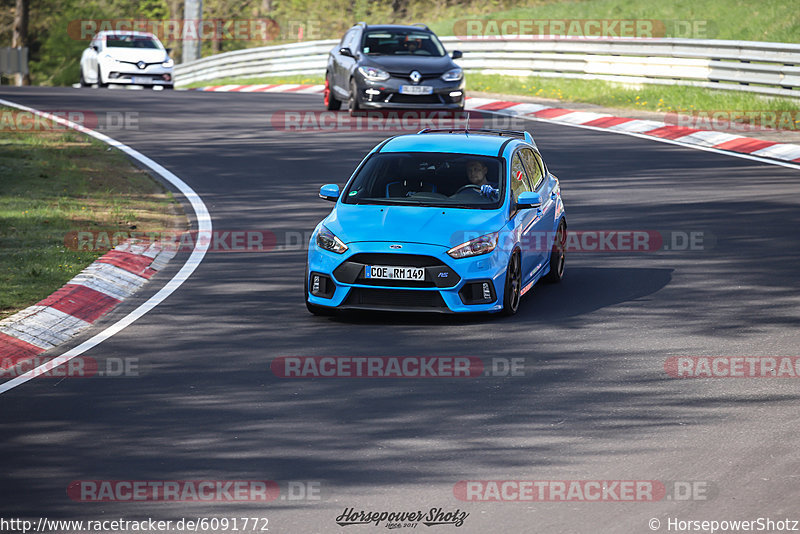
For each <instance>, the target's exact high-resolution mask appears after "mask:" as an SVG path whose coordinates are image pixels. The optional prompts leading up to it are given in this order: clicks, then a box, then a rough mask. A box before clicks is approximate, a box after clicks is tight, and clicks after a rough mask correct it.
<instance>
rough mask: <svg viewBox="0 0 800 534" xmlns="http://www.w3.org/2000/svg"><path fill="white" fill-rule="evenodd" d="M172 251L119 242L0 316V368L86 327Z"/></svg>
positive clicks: (139, 284) (145, 278)
mask: <svg viewBox="0 0 800 534" xmlns="http://www.w3.org/2000/svg"><path fill="white" fill-rule="evenodd" d="M174 256H175V251H174V250H171V249H168V248H161V247H160V246H157V245H155V244H150V245H141V244H137V243H135V242H128V243H123V244H121V245H119V246H117V247H116V248H114V250H111V251H109V252H108V253H107V254H105V255H104V256H102V257H100V258H98V259H97V260H96V261H95V262H94V263H92V264H91V265H89V266H88V267H87V268H86V269H84V270H83V271H81V272H80V273H79V274H78V275H77V276H75V277H74V278H73V279H72V280H70V281H69V282H67V283H66V285H64V287H62V288H61V289H59V290H58V291H56V292H55V293H53V294H52V295H50V296H49V297H47V298H46V299H44V300H42V301H40V302H38V303H36V304H35V305H33V306H30V307H28V308H25V309H24V310H22V311H20V312H17V313H16V314H14V315H12V316H11V317H8V318H6V319H3V320H2V321H0V370H7V369H11V368H13V367H14V366H16V365H18V364H19V363H20V362H23V361H26V360H30V359H32V358H34V357H35V356H37V355H39V354H41V353H42V352H45V351H47V350H50V349H52V348H53V347H56V346H58V345H60V344H62V343H64V342H65V341H68V340H69V339H71V338H72V337H74V336H76V335H77V334H79V333H80V332H81V331H83V330H85V329H87V328H89V327H90V326H91V325H92V323H93V322H95V321H96V320H97V319H98V318H99V317H101V316H102V315H104V314H105V313H107V312H108V311H110V310H111V309H112V308H114V307H115V306H116V305H117V304H119V303H120V302H122V301H123V300H125V299H126V298H128V297H130V296H131V295H133V294H134V293H135V292H136V291H137V290H139V289H140V288H141V287H142V286H143V285H145V284H146V283H147V281H148V280H149V279H150V278H151V277H152V276H153V275H154V274H155V273H156V272H157V271H159V270H161V269H163V268H164V266H165V265H166V264H167V262H169V260H170V259H172V258H173V257H174Z"/></svg>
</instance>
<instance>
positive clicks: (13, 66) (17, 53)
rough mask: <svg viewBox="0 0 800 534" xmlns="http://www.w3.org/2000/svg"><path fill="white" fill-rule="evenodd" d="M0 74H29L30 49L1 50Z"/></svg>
mask: <svg viewBox="0 0 800 534" xmlns="http://www.w3.org/2000/svg"><path fill="white" fill-rule="evenodd" d="M0 74H28V49H27V48H0Z"/></svg>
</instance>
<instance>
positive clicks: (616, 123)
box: [196, 84, 800, 163]
mask: <svg viewBox="0 0 800 534" xmlns="http://www.w3.org/2000/svg"><path fill="white" fill-rule="evenodd" d="M324 89H325V86H324V85H299V84H280V85H213V86H209V87H201V88H198V89H196V90H197V91H212V92H223V93H229V92H236V93H304V94H309V93H313V94H316V93H322V92H323V91H324ZM466 107H467V109H472V110H478V111H492V112H495V113H499V114H502V115H511V116H519V117H529V118H535V119H537V120H542V121H547V122H554V123H560V124H569V125H573V126H587V127H591V128H594V129H599V130H610V131H615V132H620V133H630V134H639V135H644V136H650V137H654V138H657V139H663V140H670V141H675V142H676V143H679V144H683V145H694V146H698V147H703V148H712V149H715V150H720V151H724V152H735V153H738V154H748V155H751V156H756V157H761V158H769V159H775V160H780V161H786V162H790V163H800V145H796V144H790V143H777V142H775V141H765V140H763V139H754V138H752V137H744V136H740V135H735V134H731V133H726V132H718V131H712V130H699V129H695V128H688V127H686V126H677V125H674V124H668V123H666V122H661V121H653V120H644V119H631V118H627V117H618V116H615V115H608V114H605V113H594V112H590V111H575V110H571V109H566V108H558V107H550V106H544V105H541V104H530V103H522V102H513V101H508V100H495V99H491V98H477V97H472V98H470V97H467V106H466Z"/></svg>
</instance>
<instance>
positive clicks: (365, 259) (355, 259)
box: [333, 253, 461, 288]
mask: <svg viewBox="0 0 800 534" xmlns="http://www.w3.org/2000/svg"><path fill="white" fill-rule="evenodd" d="M367 265H390V266H398V267H424V268H425V280H413V281H412V280H380V279H375V278H366V277H365V276H364V267H365V266H367ZM333 276H334V277H335V278H336V280H338V281H339V282H342V283H345V284H360V285H367V286H378V287H440V288H447V287H454V286H455V285H456V284H458V283H459V282H460V281H461V277H460V276H458V274H456V272H455V271H454V270H452V269H451V268H450V267H448V266H447V265H446V264H445V263H444V262H442V261H441V260H438V259H436V258H434V257H433V256H424V255H419V254H390V253H360V254H354V255H353V256H351V257H349V258H348V259H347V260H345V261H344V262H342V264H341V265H339V266H338V267H337V268H336V269H335V270H334V271H333Z"/></svg>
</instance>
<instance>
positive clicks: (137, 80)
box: [131, 76, 150, 85]
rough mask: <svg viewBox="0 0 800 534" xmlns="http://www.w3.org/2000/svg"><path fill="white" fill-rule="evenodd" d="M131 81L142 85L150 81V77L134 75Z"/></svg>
mask: <svg viewBox="0 0 800 534" xmlns="http://www.w3.org/2000/svg"><path fill="white" fill-rule="evenodd" d="M131 81H132V82H133V83H136V84H140V85H144V84H146V83H150V78H146V77H144V76H134V77H133V80H131Z"/></svg>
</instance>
